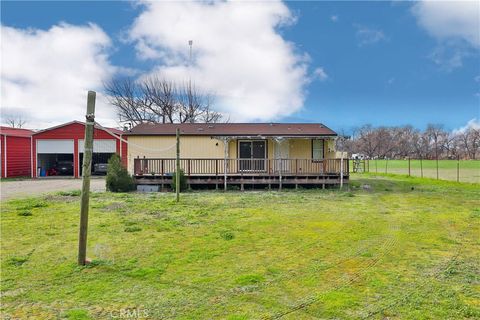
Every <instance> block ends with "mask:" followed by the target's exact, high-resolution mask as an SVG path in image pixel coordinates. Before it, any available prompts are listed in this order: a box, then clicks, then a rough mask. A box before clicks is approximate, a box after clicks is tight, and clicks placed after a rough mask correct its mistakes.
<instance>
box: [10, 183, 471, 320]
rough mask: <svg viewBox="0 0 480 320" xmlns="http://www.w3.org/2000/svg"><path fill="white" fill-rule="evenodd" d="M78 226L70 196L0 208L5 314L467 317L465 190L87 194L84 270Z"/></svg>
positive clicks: (376, 187)
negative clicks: (79, 260)
mask: <svg viewBox="0 0 480 320" xmlns="http://www.w3.org/2000/svg"><path fill="white" fill-rule="evenodd" d="M78 220H79V194H78V193H75V192H73V193H61V194H55V195H50V196H46V197H43V198H32V199H22V200H11V201H9V202H7V203H4V204H2V212H1V230H2V234H1V253H2V254H1V267H2V275H1V291H2V296H3V297H2V305H1V308H2V312H3V317H4V318H8V317H11V318H18V319H26V318H28V317H32V318H34V319H58V318H66V319H110V318H114V317H117V318H118V317H119V316H120V315H121V314H123V315H125V314H127V312H129V313H130V315H131V314H133V313H134V312H137V315H140V316H141V318H147V319H172V318H174V319H270V318H275V319H276V318H282V319H317V318H322V319H362V318H372V319H386V318H388V319H478V318H479V317H480V264H479V261H480V260H479V258H480V257H479V250H480V246H479V245H480V239H479V234H480V186H479V185H476V184H462V183H455V182H448V181H434V180H428V179H417V178H406V177H377V178H374V176H373V175H368V174H366V175H353V176H352V181H351V190H350V191H348V190H344V191H338V190H323V191H322V190H298V191H293V190H292V191H282V192H273V191H272V192H266V191H258V192H255V191H251V192H243V193H242V192H227V193H222V192H198V193H197V192H196V193H186V194H182V200H181V202H180V204H176V203H175V202H174V195H173V194H170V193H169V194H162V193H157V194H112V193H94V194H92V198H91V212H90V222H89V238H88V256H89V257H90V258H92V259H93V262H92V264H90V265H89V266H87V267H79V266H77V265H76V252H77V235H78ZM121 312H123V313H121Z"/></svg>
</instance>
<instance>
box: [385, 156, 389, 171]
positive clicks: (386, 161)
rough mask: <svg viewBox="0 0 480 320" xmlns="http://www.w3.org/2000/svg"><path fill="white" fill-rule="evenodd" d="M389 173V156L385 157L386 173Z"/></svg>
mask: <svg viewBox="0 0 480 320" xmlns="http://www.w3.org/2000/svg"><path fill="white" fill-rule="evenodd" d="M387 173H388V158H387V159H385V174H387Z"/></svg>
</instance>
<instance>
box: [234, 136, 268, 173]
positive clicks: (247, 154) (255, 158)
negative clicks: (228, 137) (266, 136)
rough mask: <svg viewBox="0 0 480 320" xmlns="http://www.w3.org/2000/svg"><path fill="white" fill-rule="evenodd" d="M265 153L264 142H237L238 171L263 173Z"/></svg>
mask: <svg viewBox="0 0 480 320" xmlns="http://www.w3.org/2000/svg"><path fill="white" fill-rule="evenodd" d="M266 152H267V148H266V143H265V141H264V140H248V141H239V142H238V155H239V158H240V160H239V161H240V163H239V170H241V171H265V158H266V155H267V153H266Z"/></svg>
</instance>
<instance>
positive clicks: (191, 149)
mask: <svg viewBox="0 0 480 320" xmlns="http://www.w3.org/2000/svg"><path fill="white" fill-rule="evenodd" d="M177 128H178V129H179V130H180V136H181V138H180V157H181V167H182V169H183V170H184V172H185V175H187V176H188V182H189V184H190V185H205V184H206V185H215V186H216V187H217V188H218V185H223V187H224V188H226V187H227V185H229V184H232V185H238V186H240V187H241V188H243V187H244V185H246V184H251V185H265V186H268V187H272V186H278V187H280V188H281V187H282V185H294V186H298V185H311V184H315V185H321V186H322V187H324V186H325V185H326V184H327V185H328V184H338V183H340V180H342V182H343V180H347V179H348V161H343V160H342V159H335V158H334V157H335V138H336V137H337V134H336V133H335V132H334V131H333V130H331V129H330V128H328V127H326V126H325V125H323V124H320V123H215V124H205V123H184V124H152V123H144V124H140V125H137V126H136V127H134V128H132V129H131V130H129V131H127V132H125V133H124V135H125V136H127V137H128V144H129V147H128V170H129V172H130V173H131V174H133V175H134V177H135V178H136V180H137V183H139V184H159V185H163V184H167V183H169V181H171V177H172V173H173V172H174V171H175V156H176V143H175V139H176V138H175V134H176V130H177Z"/></svg>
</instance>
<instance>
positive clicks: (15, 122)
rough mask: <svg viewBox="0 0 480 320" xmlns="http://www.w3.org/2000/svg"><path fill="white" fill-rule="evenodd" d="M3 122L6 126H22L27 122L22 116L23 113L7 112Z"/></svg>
mask: <svg viewBox="0 0 480 320" xmlns="http://www.w3.org/2000/svg"><path fill="white" fill-rule="evenodd" d="M5 122H6V123H7V125H8V126H10V127H12V128H23V126H25V124H26V123H27V120H26V119H25V118H24V117H23V115H21V114H19V113H17V114H9V115H7V116H6V117H5Z"/></svg>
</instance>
